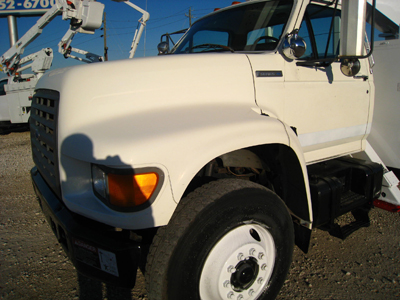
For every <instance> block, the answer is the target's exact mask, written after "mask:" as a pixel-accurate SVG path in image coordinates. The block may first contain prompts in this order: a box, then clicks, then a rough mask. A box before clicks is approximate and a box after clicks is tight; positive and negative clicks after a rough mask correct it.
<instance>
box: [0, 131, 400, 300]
mask: <svg viewBox="0 0 400 300" xmlns="http://www.w3.org/2000/svg"><path fill="white" fill-rule="evenodd" d="M32 166H33V163H32V160H31V153H30V145H29V133H28V132H14V133H10V134H7V135H2V136H0V239H1V241H0V254H1V260H0V264H1V265H0V297H1V299H110V300H111V299H147V297H146V291H145V289H144V280H143V276H142V275H141V274H140V273H139V274H138V275H139V276H138V283H137V286H136V288H135V289H133V290H132V291H131V290H124V289H120V288H116V287H113V286H109V285H106V284H104V283H101V282H97V281H94V280H91V279H88V278H85V277H82V276H80V275H78V274H77V273H76V271H75V269H74V267H73V266H72V264H71V263H70V262H69V261H68V259H67V258H66V256H65V255H64V253H63V251H62V249H61V247H60V246H59V244H58V243H57V241H56V239H55V237H54V236H53V234H52V232H51V230H50V228H49V227H48V225H47V223H46V222H45V219H44V217H43V215H42V214H41V211H40V208H39V205H38V203H37V202H36V199H35V195H34V192H33V189H32V185H31V182H30V178H29V170H30V169H31V167H32ZM345 218H348V216H346V217H345ZM371 223H372V225H371V226H370V227H369V228H363V229H361V230H359V231H357V232H355V233H354V234H353V235H352V236H350V237H349V238H348V239H346V240H345V241H341V240H339V239H337V238H334V237H331V236H330V235H329V234H328V233H326V232H323V231H314V232H313V238H312V243H311V246H310V251H309V253H308V254H303V253H302V252H301V251H299V250H298V249H296V250H295V253H294V257H293V263H292V267H291V270H290V274H289V276H288V278H287V281H286V283H285V286H284V287H283V289H282V291H281V293H280V295H279V297H278V299H280V300H283V299H287V300H288V299H307V300H310V299H363V300H366V299H371V300H376V299H385V300H391V299H400V250H399V249H400V232H399V230H400V215H399V214H398V213H396V214H394V213H389V212H385V211H383V210H380V209H374V210H373V211H372V213H371ZM177 300H180V299H177Z"/></svg>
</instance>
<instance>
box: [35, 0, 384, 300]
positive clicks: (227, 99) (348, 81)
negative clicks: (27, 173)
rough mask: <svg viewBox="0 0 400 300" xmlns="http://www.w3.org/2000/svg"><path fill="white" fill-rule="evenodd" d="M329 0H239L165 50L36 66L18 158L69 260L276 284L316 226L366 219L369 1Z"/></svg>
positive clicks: (204, 279) (199, 294) (224, 282)
mask: <svg viewBox="0 0 400 300" xmlns="http://www.w3.org/2000/svg"><path fill="white" fill-rule="evenodd" d="M342 2H343V3H342V4H339V3H338V1H310V0H254V1H246V2H243V3H236V2H235V3H234V5H231V6H228V7H226V8H223V9H219V10H216V11H214V12H212V13H211V14H209V15H207V16H205V17H203V18H201V19H199V20H198V21H196V22H195V23H194V24H193V25H192V26H191V28H190V29H189V30H188V31H187V32H186V34H185V35H184V36H183V37H182V38H181V39H180V41H179V42H178V43H177V44H176V45H175V46H174V47H173V48H172V49H171V51H170V52H168V53H165V54H166V55H159V56H157V57H147V58H139V59H135V60H122V61H114V62H105V63H102V64H91V65H85V66H77V67H72V68H66V69H60V70H54V71H52V72H49V73H47V74H46V75H44V76H43V77H42V78H41V80H40V81H39V82H38V84H37V85H36V92H35V95H34V98H33V102H32V114H31V119H30V127H31V142H32V155H33V160H34V162H35V165H36V166H35V167H34V168H33V169H32V171H31V176H32V181H33V185H34V188H35V191H36V194H37V197H38V201H39V203H40V205H41V207H42V210H43V212H44V214H45V216H46V218H47V220H48V222H49V224H50V226H51V228H52V230H53V231H54V234H55V235H56V237H57V239H58V241H59V242H60V244H61V245H62V246H63V248H64V250H65V251H66V253H67V254H68V255H69V257H70V259H71V261H72V262H73V263H74V265H75V267H76V268H77V270H78V271H79V272H82V273H84V274H86V275H88V276H92V277H95V278H98V279H100V280H103V281H106V282H111V283H115V284H117V285H121V286H126V287H132V286H133V285H134V284H135V279H136V271H137V268H138V267H140V268H141V269H142V270H143V271H144V270H145V276H146V285H147V290H148V297H149V299H152V300H156V299H174V300H175V299H203V300H206V299H218V300H219V299H238V300H239V299H242V300H244V299H249V300H252V299H273V298H275V297H276V295H277V294H278V293H279V290H280V288H281V287H282V285H283V283H284V280H285V277H286V275H287V272H288V269H289V266H290V264H291V258H292V251H293V247H294V244H296V245H297V246H298V247H300V248H301V249H302V250H303V251H307V250H308V245H309V242H310V236H311V230H312V229H313V228H321V229H324V230H328V231H329V232H330V233H331V234H332V235H334V236H337V237H340V238H345V237H346V236H348V234H350V233H352V232H353V231H354V230H357V229H359V228H362V227H364V226H369V217H368V212H369V211H370V209H371V208H372V207H373V205H372V203H373V201H374V199H376V198H378V197H379V196H380V191H381V186H382V178H383V176H384V174H383V172H384V168H383V167H382V165H380V164H378V163H374V162H371V161H365V160H359V159H355V158H353V157H352V155H353V154H356V153H359V152H363V151H364V150H365V149H366V147H367V142H366V138H367V136H368V134H369V132H370V130H371V122H372V112H373V107H374V83H373V74H372V73H371V65H370V61H369V59H368V57H370V54H371V51H367V50H366V48H368V47H366V43H365V18H366V5H367V4H366V1H363V0H359V1H354V0H347V1H344V0H343V1H342ZM372 31H373V29H372ZM160 49H161V52H163V51H166V49H168V47H165V44H164V45H162V47H160ZM350 212H351V213H352V215H353V216H354V221H353V222H352V223H350V224H348V225H345V226H342V227H340V226H339V225H338V224H336V222H335V219H336V218H337V217H339V216H341V215H343V214H346V213H350Z"/></svg>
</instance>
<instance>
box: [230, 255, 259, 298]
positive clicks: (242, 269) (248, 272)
mask: <svg viewBox="0 0 400 300" xmlns="http://www.w3.org/2000/svg"><path fill="white" fill-rule="evenodd" d="M235 269H236V272H234V273H233V274H232V276H231V285H232V287H233V290H234V291H236V292H242V291H243V290H246V289H248V288H249V287H250V286H251V285H252V284H253V283H254V281H255V280H256V279H257V275H258V269H259V266H258V263H257V260H256V259H255V258H254V257H250V258H248V259H245V260H242V261H240V262H239V263H238V264H237V265H236V267H235Z"/></svg>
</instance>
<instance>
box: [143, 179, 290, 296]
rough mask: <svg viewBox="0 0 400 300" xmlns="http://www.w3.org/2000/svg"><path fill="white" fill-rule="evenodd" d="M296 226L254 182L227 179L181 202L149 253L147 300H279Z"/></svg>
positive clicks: (280, 204)
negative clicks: (277, 297)
mask: <svg viewBox="0 0 400 300" xmlns="http://www.w3.org/2000/svg"><path fill="white" fill-rule="evenodd" d="M293 245H294V233H293V223H292V219H291V217H290V215H289V213H288V210H287V208H286V206H285V204H284V203H283V201H282V200H281V199H280V198H279V197H278V196H277V195H276V194H275V193H273V192H271V191H270V190H268V189H266V188H264V187H263V186H260V185H258V184H255V183H253V182H249V181H244V180H239V179H222V180H218V181H214V182H211V183H209V184H206V185H204V186H202V187H200V188H198V189H197V190H195V191H194V192H192V193H191V194H189V195H188V196H187V197H185V198H184V199H182V201H181V203H180V204H179V205H178V208H177V210H176V211H175V213H174V215H173V216H172V218H171V220H170V223H169V224H168V225H167V226H165V227H162V228H160V229H159V231H158V232H157V235H156V236H155V238H154V240H153V244H152V245H151V247H150V253H149V256H148V260H147V266H146V287H147V292H148V296H149V299H150V300H167V299H169V300H178V299H185V300H186V299H195V300H199V299H202V300H220V299H235V300H236V299H239V300H240V299H242V300H246V299H247V300H252V299H259V300H265V299H274V298H275V297H276V296H277V294H278V293H279V290H280V289H281V287H282V285H283V283H284V280H285V278H286V275H287V272H288V270H289V267H290V264H291V260H292V253H293Z"/></svg>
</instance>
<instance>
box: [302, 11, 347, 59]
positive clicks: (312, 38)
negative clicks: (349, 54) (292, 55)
mask: <svg viewBox="0 0 400 300" xmlns="http://www.w3.org/2000/svg"><path fill="white" fill-rule="evenodd" d="M333 13H334V10H333V9H332V8H327V7H323V6H317V5H309V6H308V7H307V13H306V16H305V18H304V20H303V23H302V25H301V28H300V31H299V35H300V36H301V37H302V38H303V39H304V40H305V41H306V43H307V51H306V53H305V54H304V56H303V57H302V58H305V59H307V58H325V57H334V56H336V55H338V54H339V43H340V11H337V12H336V15H335V17H334V18H333V23H332V17H333ZM331 26H332V30H331ZM329 33H330V34H329Z"/></svg>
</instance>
